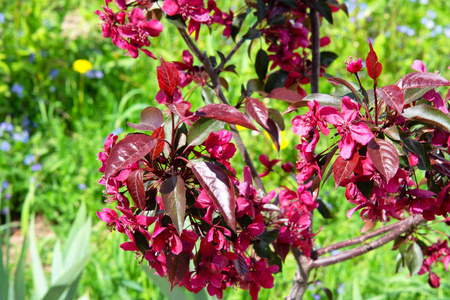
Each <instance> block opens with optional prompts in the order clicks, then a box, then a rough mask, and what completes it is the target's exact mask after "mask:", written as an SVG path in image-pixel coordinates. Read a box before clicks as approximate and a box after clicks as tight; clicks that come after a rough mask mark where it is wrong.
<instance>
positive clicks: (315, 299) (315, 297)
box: [312, 294, 322, 300]
mask: <svg viewBox="0 0 450 300" xmlns="http://www.w3.org/2000/svg"><path fill="white" fill-rule="evenodd" d="M312 296H313V298H314V300H320V298H322V297H321V296H320V295H319V294H314V295H312Z"/></svg>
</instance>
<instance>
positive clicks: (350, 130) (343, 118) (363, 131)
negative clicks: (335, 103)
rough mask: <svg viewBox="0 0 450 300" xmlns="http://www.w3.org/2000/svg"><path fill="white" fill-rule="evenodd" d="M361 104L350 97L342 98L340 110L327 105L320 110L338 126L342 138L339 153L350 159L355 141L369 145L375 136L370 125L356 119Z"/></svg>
mask: <svg viewBox="0 0 450 300" xmlns="http://www.w3.org/2000/svg"><path fill="white" fill-rule="evenodd" d="M360 107H361V106H360V105H359V104H356V103H354V102H353V101H352V100H351V99H350V98H349V97H347V96H345V97H343V98H342V109H341V112H339V111H338V110H337V109H336V108H334V107H329V106H325V107H322V109H321V110H320V113H321V115H322V116H323V117H324V118H325V120H326V121H327V122H328V123H330V124H332V125H334V127H336V129H337V131H338V133H339V135H340V136H341V140H340V141H339V149H340V151H339V155H340V156H341V157H342V158H343V159H349V158H350V157H351V156H352V153H353V150H354V149H355V141H356V142H357V143H360V144H361V145H367V144H368V143H369V141H370V140H371V139H372V138H373V134H372V132H371V131H370V129H369V127H368V126H367V125H366V124H364V123H363V122H357V121H355V120H356V118H357V116H358V114H359V109H360Z"/></svg>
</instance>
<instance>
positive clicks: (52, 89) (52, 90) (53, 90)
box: [48, 85, 56, 93]
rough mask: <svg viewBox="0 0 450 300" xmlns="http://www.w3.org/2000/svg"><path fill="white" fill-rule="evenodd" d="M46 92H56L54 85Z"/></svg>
mask: <svg viewBox="0 0 450 300" xmlns="http://www.w3.org/2000/svg"><path fill="white" fill-rule="evenodd" d="M48 90H49V91H50V93H54V92H55V91H56V87H55V86H54V85H51V86H50V87H49V88H48Z"/></svg>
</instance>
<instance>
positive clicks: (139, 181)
mask: <svg viewBox="0 0 450 300" xmlns="http://www.w3.org/2000/svg"><path fill="white" fill-rule="evenodd" d="M143 174H144V170H143V169H140V168H139V169H136V170H134V171H133V172H131V173H130V175H128V178H127V188H128V192H129V193H130V196H131V199H133V201H134V204H135V205H136V206H137V207H138V208H139V209H140V210H143V209H144V208H145V202H146V196H145V187H144V180H143Z"/></svg>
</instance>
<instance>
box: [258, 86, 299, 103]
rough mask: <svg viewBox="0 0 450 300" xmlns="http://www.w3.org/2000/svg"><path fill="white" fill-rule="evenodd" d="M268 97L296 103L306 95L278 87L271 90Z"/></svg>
mask: <svg viewBox="0 0 450 300" xmlns="http://www.w3.org/2000/svg"><path fill="white" fill-rule="evenodd" d="M267 97H268V98H273V99H278V100H283V101H286V102H288V103H295V102H297V101H300V100H303V98H304V96H303V95H300V94H299V93H297V92H294V91H292V90H289V89H286V88H282V87H281V88H276V89H273V90H272V91H270V93H269V95H267Z"/></svg>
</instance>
